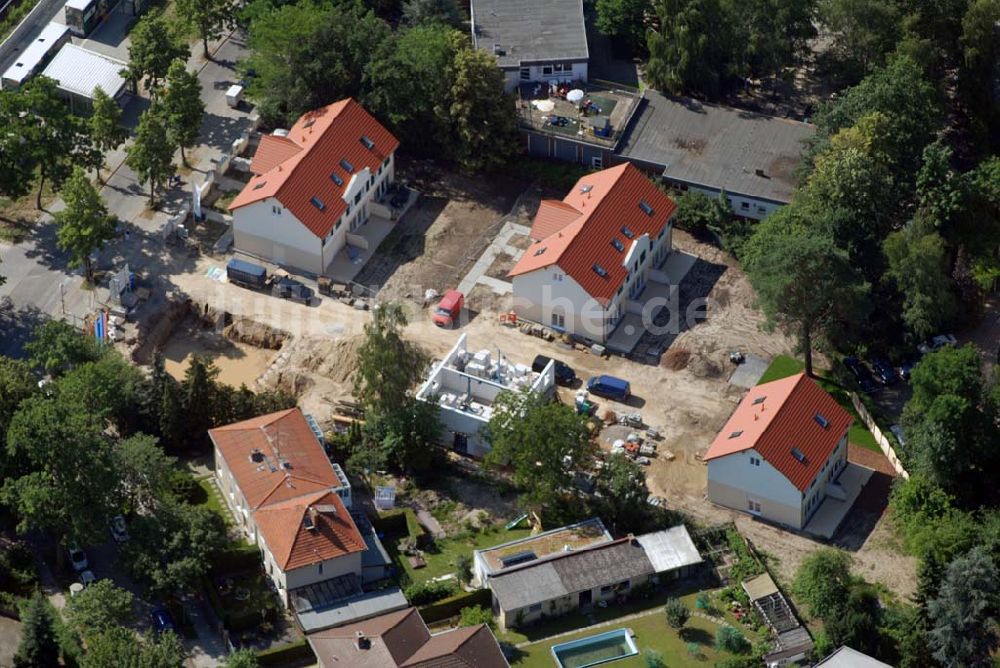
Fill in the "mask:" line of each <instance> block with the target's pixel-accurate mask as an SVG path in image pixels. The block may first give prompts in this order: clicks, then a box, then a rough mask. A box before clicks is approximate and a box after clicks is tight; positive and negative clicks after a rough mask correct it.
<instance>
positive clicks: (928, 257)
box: [884, 223, 957, 340]
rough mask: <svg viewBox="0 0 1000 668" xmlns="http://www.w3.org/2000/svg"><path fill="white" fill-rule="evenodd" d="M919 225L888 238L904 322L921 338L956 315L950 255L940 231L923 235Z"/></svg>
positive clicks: (887, 252) (892, 275) (891, 270)
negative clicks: (901, 300) (901, 299)
mask: <svg viewBox="0 0 1000 668" xmlns="http://www.w3.org/2000/svg"><path fill="white" fill-rule="evenodd" d="M922 227H923V226H922V225H920V224H915V223H910V225H908V226H907V227H906V228H905V229H903V230H899V231H898V232H893V233H892V234H890V235H889V236H888V238H886V240H885V245H884V250H885V255H886V258H887V259H888V261H889V270H888V272H887V273H888V276H889V277H890V278H892V280H893V281H895V283H896V286H897V288H898V289H899V292H900V293H901V294H902V295H903V321H904V322H905V323H906V325H907V326H908V327H909V329H910V331H912V332H913V334H914V335H915V336H916V337H917V338H918V339H920V340H925V339H927V338H930V337H931V336H933V335H934V334H936V333H937V332H940V331H941V330H942V328H944V327H945V326H946V325H947V324H948V323H949V322H950V321H951V320H952V318H953V317H954V316H955V313H956V308H957V304H956V303H955V293H954V292H953V291H952V283H951V276H950V272H949V266H950V263H949V257H948V251H947V249H946V247H945V241H944V239H943V238H942V237H941V235H940V234H938V233H937V232H929V233H926V234H921V228H922Z"/></svg>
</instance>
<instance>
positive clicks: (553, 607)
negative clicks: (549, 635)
mask: <svg viewBox="0 0 1000 668" xmlns="http://www.w3.org/2000/svg"><path fill="white" fill-rule="evenodd" d="M607 576H608V578H609V579H612V578H613V577H614V574H613V573H608V574H607ZM647 581H649V577H647V576H640V577H637V578H634V579H632V580H626V581H624V582H628V587H627V588H623V589H621V590H616V589H615V586H616V585H618V584H619V583H620V582H623V581H612V582H610V583H609V584H608V585H607V586H606V587H594V588H593V589H591V590H590V595H591V603H593V604H597V603H598V602H599V601H608V602H609V603H610V602H611V601H613V600H614V599H615V597H616V596H618V595H619V594H625V595H627V594H628V593H629V592H631V591H632V589H633V588H635V587H637V586H639V585H642V584H645V583H646V582H647ZM602 590H603V591H602ZM581 593H583V592H574V593H572V594H569V595H568V596H560V597H559V598H554V599H551V600H549V601H545V602H543V603H541V604H540V605H537V606H529V607H525V608H515V609H513V610H504V609H503V608H501V607H500V603H499V601H497V599H496V597H495V596H494V597H493V612H494V613H496V615H497V619H498V621H499V623H500V628H501V629H502V630H506V629H510V628H515V627H517V626H519V625H521V626H523V625H526V624H530V623H532V622H535V621H537V620H539V619H542V618H543V617H558V616H560V615H565V614H567V613H570V612H572V611H574V610H576V609H577V608H579V607H580V594H581Z"/></svg>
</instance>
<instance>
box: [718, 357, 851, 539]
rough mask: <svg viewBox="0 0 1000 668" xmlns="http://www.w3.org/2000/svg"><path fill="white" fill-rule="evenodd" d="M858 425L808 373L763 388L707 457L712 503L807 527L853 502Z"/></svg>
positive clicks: (728, 424)
mask: <svg viewBox="0 0 1000 668" xmlns="http://www.w3.org/2000/svg"><path fill="white" fill-rule="evenodd" d="M852 423H853V418H852V417H851V414H850V413H848V412H847V411H846V410H844V409H843V408H842V407H841V406H840V404H838V403H837V402H836V401H835V400H834V399H833V397H831V396H830V395H829V394H828V393H827V392H826V391H825V390H824V389H823V388H822V387H820V386H819V384H818V383H817V382H816V381H815V380H813V379H812V378H810V377H808V376H806V375H805V374H797V375H794V376H789V377H787V378H782V379H780V380H775V381H771V382H768V383H763V384H761V385H757V386H756V387H754V388H753V389H752V390H750V392H749V393H748V394H747V395H746V396H745V397H744V398H743V400H742V401H741V402H740V404H739V405H738V406H737V407H736V410H735V411H733V414H732V415H731V416H730V418H729V420H728V421H727V422H726V424H725V426H724V427H723V428H722V430H721V431H720V432H719V433H718V435H717V436H716V437H715V440H714V441H712V444H711V445H710V446H709V448H708V451H707V452H706V453H705V455H704V458H703V459H704V461H705V462H706V463H707V465H708V498H709V500H710V501H712V502H713V503H717V504H719V505H721V506H726V507H728V508H732V509H734V510H739V511H743V512H746V513H750V514H751V515H755V516H758V517H761V518H763V519H766V520H769V521H771V522H775V523H778V524H783V525H785V526H788V527H791V528H793V529H804V528H806V525H807V524H809V522H810V520H811V519H812V518H813V517H814V516H815V515H816V513H817V511H818V510H819V509H820V508H821V506H823V505H824V503H826V502H827V501H829V502H830V503H831V504H834V503H838V504H839V503H842V502H843V501H845V500H847V496H848V494H847V493H846V492H845V491H844V489H843V488H842V485H841V478H842V477H843V476H844V472H845V471H846V470H847V468H848V462H847V435H848V430H849V429H850V427H851V424H852ZM862 484H863V483H862ZM852 487H853V485H852ZM851 501H853V499H851ZM847 505H848V508H849V505H850V504H847ZM843 514H846V510H845V512H844V513H842V514H841V515H840V517H841V519H842V515H843ZM835 529H836V527H835V526H834V527H833V528H832V529H831V530H830V533H832V530H835Z"/></svg>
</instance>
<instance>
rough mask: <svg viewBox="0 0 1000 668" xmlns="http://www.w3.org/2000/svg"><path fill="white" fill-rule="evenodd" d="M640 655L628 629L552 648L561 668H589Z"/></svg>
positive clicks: (553, 655)
mask: <svg viewBox="0 0 1000 668" xmlns="http://www.w3.org/2000/svg"><path fill="white" fill-rule="evenodd" d="M638 653H639V650H638V648H637V647H636V646H635V642H634V641H633V640H632V634H631V633H629V631H628V629H617V630H615V631H608V632H606V633H599V634H597V635H596V636H588V637H586V638H580V639H579V640H571V641H570V642H564V643H560V644H558V645H553V646H552V657H553V658H554V659H555V660H556V665H557V666H559V667H560V668H587V666H596V665H597V664H599V663H607V662H608V661H615V660H617V659H622V658H625V657H626V656H634V655H636V654H638Z"/></svg>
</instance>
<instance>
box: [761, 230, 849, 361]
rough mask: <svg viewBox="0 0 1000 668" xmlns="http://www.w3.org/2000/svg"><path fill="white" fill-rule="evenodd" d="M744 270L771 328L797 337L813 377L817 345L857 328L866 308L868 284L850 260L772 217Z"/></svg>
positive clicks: (817, 237) (821, 239)
mask: <svg viewBox="0 0 1000 668" xmlns="http://www.w3.org/2000/svg"><path fill="white" fill-rule="evenodd" d="M744 266H745V269H746V271H747V275H748V277H749V278H750V283H751V284H752V285H753V287H754V290H755V291H756V292H757V300H758V304H759V306H760V307H761V309H762V310H763V311H764V315H765V316H766V317H767V321H768V323H770V324H771V325H772V326H773V325H775V324H776V325H779V326H781V327H782V328H783V329H784V330H786V331H787V332H788V333H790V334H792V335H794V336H796V337H797V338H798V341H799V348H800V350H801V352H802V353H803V355H804V356H805V370H806V373H807V374H809V375H812V373H813V371H812V368H813V367H812V348H813V344H814V340H815V339H816V338H817V337H818V336H820V335H822V334H823V333H824V332H828V330H829V329H831V328H837V327H840V326H842V325H843V324H844V323H850V322H855V321H856V320H857V318H858V317H859V314H861V313H863V311H864V306H865V293H866V290H867V287H866V284H865V283H864V282H863V281H862V280H861V277H860V276H859V275H858V273H857V271H856V269H855V268H854V267H853V266H852V264H851V262H850V260H849V259H848V258H847V254H846V253H844V252H843V251H841V250H840V249H838V248H837V247H836V246H835V245H834V244H833V242H832V240H831V239H830V238H828V237H825V236H822V235H819V234H816V233H815V232H810V231H806V230H803V229H801V228H799V227H797V226H795V225H789V224H787V223H786V222H785V221H784V220H783V218H782V217H781V216H771V217H769V218H768V219H766V220H765V221H764V222H762V223H761V224H759V225H758V226H757V230H756V232H755V233H754V235H753V237H751V239H750V240H749V241H748V242H747V245H746V246H745V247H744Z"/></svg>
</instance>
